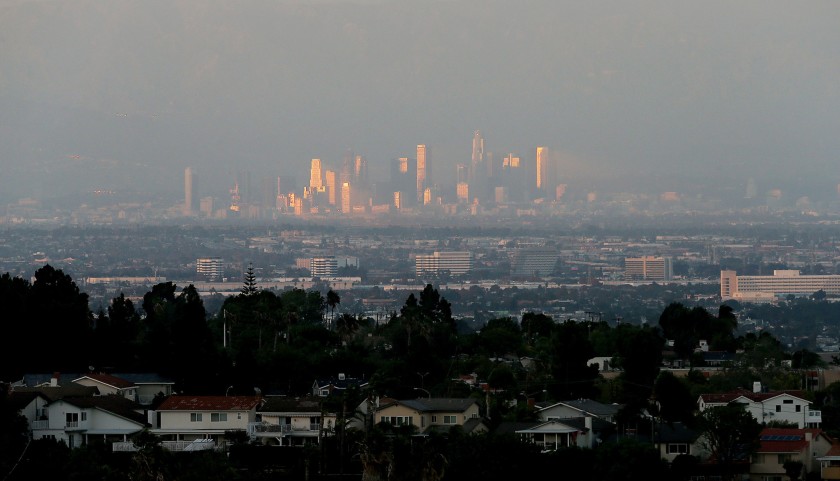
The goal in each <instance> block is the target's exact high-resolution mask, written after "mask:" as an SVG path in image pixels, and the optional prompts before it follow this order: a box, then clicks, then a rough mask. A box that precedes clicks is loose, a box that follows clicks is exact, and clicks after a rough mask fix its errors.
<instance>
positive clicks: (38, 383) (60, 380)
mask: <svg viewBox="0 0 840 481" xmlns="http://www.w3.org/2000/svg"><path fill="white" fill-rule="evenodd" d="M69 383H73V384H74V385H75V384H81V385H84V386H88V387H96V388H97V390H98V394H102V395H106V394H120V395H122V396H123V397H126V398H128V399H131V400H133V401H137V402H139V403H140V404H143V405H149V404H151V403H152V401H153V400H154V398H155V396H169V395H171V394H172V391H173V386H174V385H175V382H174V381H172V380H171V379H168V378H166V377H163V376H161V375H159V374H155V373H111V374H105V373H84V374H83V373H64V374H62V373H59V372H55V373H52V374H25V375H24V376H23V378H22V379H21V380H20V381H18V382H16V383H15V384H14V385H13V386H14V387H15V388H21V387H45V386H49V387H61V386H65V385H67V384H69Z"/></svg>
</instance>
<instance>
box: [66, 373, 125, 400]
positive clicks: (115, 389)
mask: <svg viewBox="0 0 840 481" xmlns="http://www.w3.org/2000/svg"><path fill="white" fill-rule="evenodd" d="M73 382H75V383H76V384H81V385H82V386H95V387H96V388H97V389H99V394H101V395H103V396H107V395H116V396H122V397H124V398H126V399H130V400H132V401H136V400H137V386H136V385H135V384H134V383H133V382H130V381H126V380H125V379H123V378H120V377H116V376H112V375H110V374H104V373H93V372H92V373H88V374H85V375H83V376H80V377H78V378H76V379H73Z"/></svg>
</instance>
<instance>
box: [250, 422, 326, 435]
mask: <svg viewBox="0 0 840 481" xmlns="http://www.w3.org/2000/svg"><path fill="white" fill-rule="evenodd" d="M320 430H321V424H319V423H309V425H308V426H307V427H299V426H295V425H293V424H269V423H251V424H249V425H248V431H249V432H250V433H251V434H277V433H280V434H284V433H293V432H294V433H299V432H311V431H320Z"/></svg>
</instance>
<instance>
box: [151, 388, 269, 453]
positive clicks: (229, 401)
mask: <svg viewBox="0 0 840 481" xmlns="http://www.w3.org/2000/svg"><path fill="white" fill-rule="evenodd" d="M262 402H263V398H262V397H260V396H184V395H173V396H170V397H168V398H167V399H166V400H165V401H163V403H161V405H160V406H158V409H157V410H156V411H155V412H154V413H150V417H151V418H152V429H151V430H150V431H151V432H152V433H153V434H155V435H157V436H159V437H160V438H161V439H162V443H161V444H162V445H163V447H165V448H167V449H169V450H170V451H183V450H191V449H194V448H195V446H198V444H199V443H202V444H201V445H202V448H203V449H207V448H213V449H224V448H225V447H226V445H227V441H229V439H228V436H229V435H231V434H233V433H235V432H241V433H242V435H243V436H244V435H246V434H247V433H248V427H249V426H250V425H252V424H253V423H255V422H256V420H257V408H258V407H259V406H260V405H261V404H262Z"/></svg>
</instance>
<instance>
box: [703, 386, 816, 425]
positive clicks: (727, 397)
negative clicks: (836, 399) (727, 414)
mask: <svg viewBox="0 0 840 481" xmlns="http://www.w3.org/2000/svg"><path fill="white" fill-rule="evenodd" d="M730 403H739V404H743V405H744V408H745V409H746V410H747V411H749V412H750V413H751V414H752V415H753V417H754V418H755V419H756V420H757V421H758V422H759V423H761V424H767V423H769V422H770V421H782V422H789V423H793V424H795V425H796V426H797V427H798V428H800V429H803V428H819V427H820V425H821V424H822V413H821V412H820V411H815V410H812V409H811V401H809V400H808V399H806V398H805V393H804V392H803V391H792V390H791V391H773V392H763V391H762V390H761V386H760V384H759V383H756V385H755V386H754V387H753V390H752V391H748V390H746V389H738V390H735V391H730V392H727V393H721V394H701V395H700V398H699V399H698V400H697V405H698V407H699V409H700V412H701V413H702V412H703V411H705V410H707V409H709V408H711V407H714V406H725V405H727V404H730Z"/></svg>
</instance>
